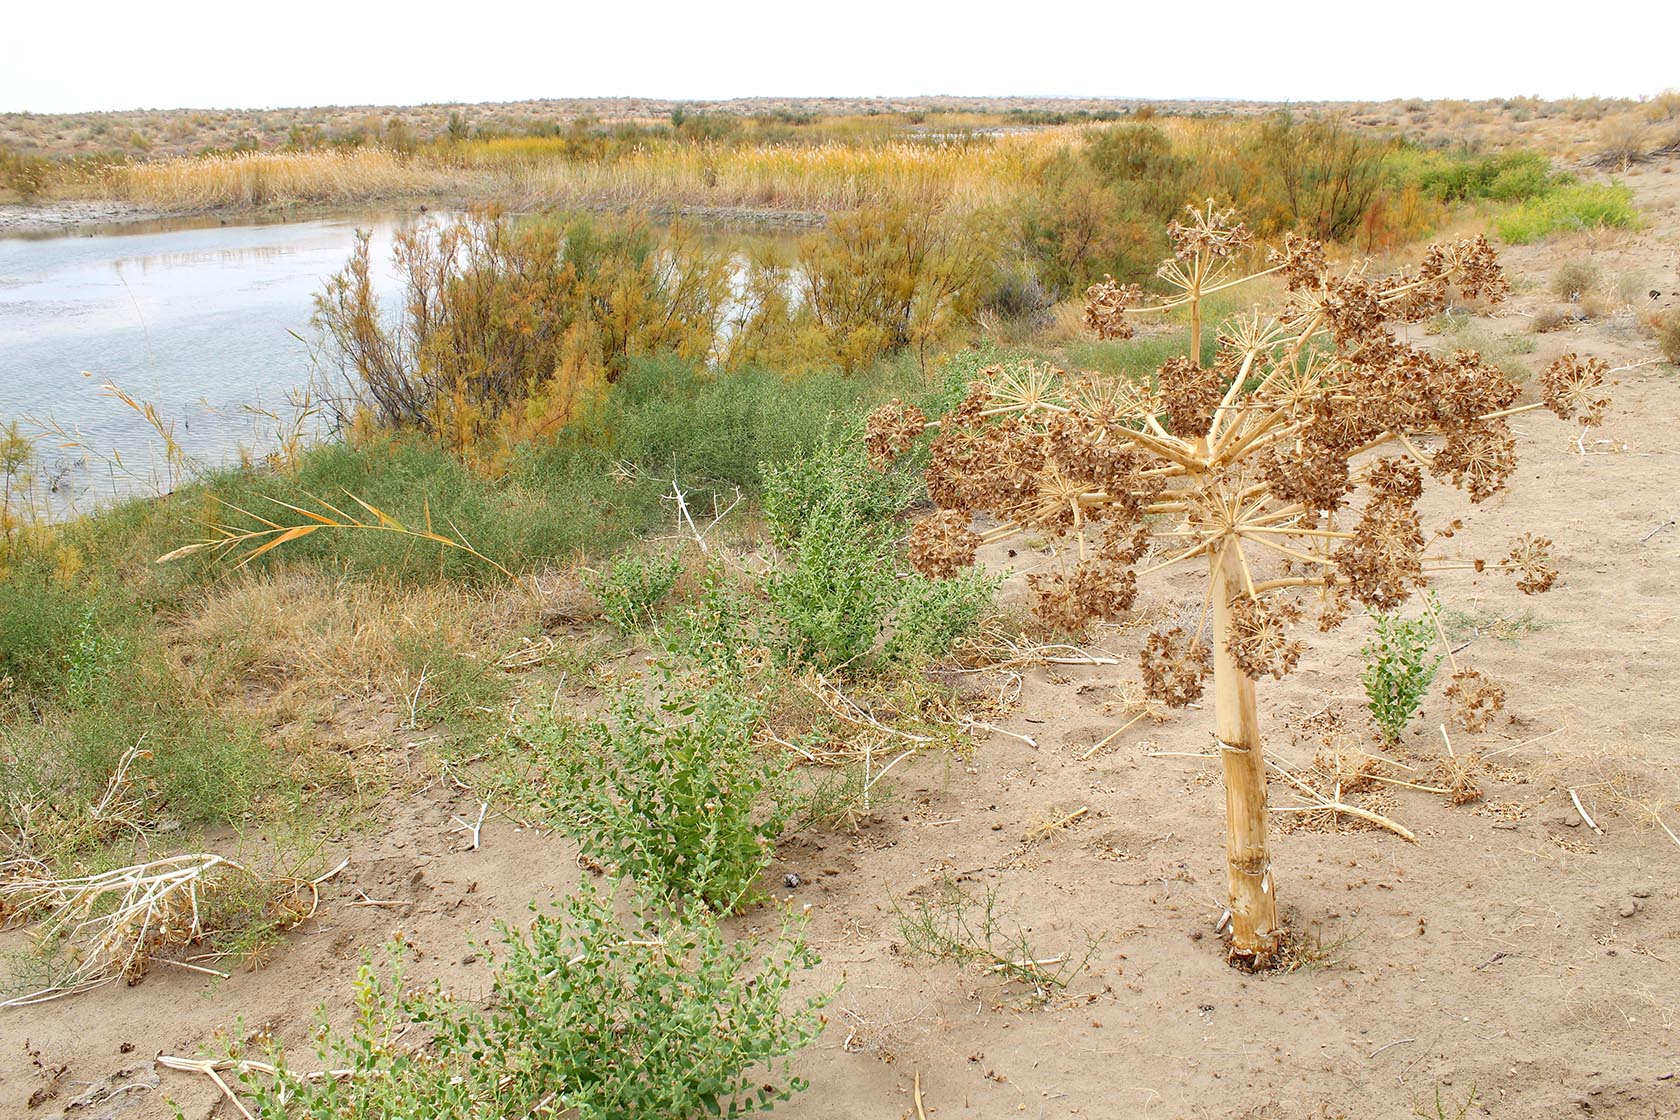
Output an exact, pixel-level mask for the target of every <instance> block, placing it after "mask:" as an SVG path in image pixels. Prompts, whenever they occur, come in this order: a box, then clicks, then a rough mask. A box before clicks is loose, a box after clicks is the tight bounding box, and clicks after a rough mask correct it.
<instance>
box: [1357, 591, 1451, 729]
mask: <svg viewBox="0 0 1680 1120" xmlns="http://www.w3.org/2000/svg"><path fill="white" fill-rule="evenodd" d="M1434 609H1435V604H1434V601H1433V599H1431V600H1430V602H1429V610H1431V611H1433V610H1434ZM1371 620H1372V622H1374V623H1375V624H1376V627H1377V636H1376V638H1375V640H1373V641H1371V642H1368V643H1366V645H1365V647H1364V648H1363V649H1362V650H1361V651H1360V652H1361V653H1362V654H1363V655H1364V657H1365V669H1364V671H1363V672H1361V673H1360V674H1359V679H1360V681H1361V682H1363V683H1364V685H1365V696H1366V699H1367V701H1368V703H1369V706H1370V709H1371V718H1372V719H1374V720H1376V721H1377V727H1378V728H1380V729H1381V731H1382V734H1383V738H1384V739H1385V740H1386V741H1388V742H1389V743H1397V742H1399V741H1400V734H1401V732H1403V731H1405V730H1406V725H1407V724H1408V723H1410V722H1411V719H1412V716H1413V715H1415V714H1416V713H1417V710H1418V708H1419V707H1421V706H1422V705H1423V698H1424V696H1425V694H1427V693H1428V692H1429V686H1430V685H1431V684H1432V683H1434V680H1435V671H1436V670H1437V669H1438V668H1440V665H1441V655H1440V654H1438V653H1435V654H1432V653H1431V652H1430V651H1431V650H1432V648H1433V647H1434V645H1435V624H1434V622H1432V621H1431V620H1430V618H1429V616H1428V615H1425V616H1424V617H1422V618H1415V619H1410V620H1408V619H1404V618H1401V617H1400V612H1399V611H1387V612H1378V611H1372V612H1371Z"/></svg>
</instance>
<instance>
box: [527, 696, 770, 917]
mask: <svg viewBox="0 0 1680 1120" xmlns="http://www.w3.org/2000/svg"><path fill="white" fill-rule="evenodd" d="M759 716H760V711H759V707H758V705H757V704H756V703H754V702H753V701H751V700H749V699H747V698H746V697H745V696H744V695H742V693H741V692H740V691H739V690H738V689H737V688H736V687H735V682H718V683H710V684H700V685H685V684H679V683H677V682H676V681H675V680H673V679H667V680H666V681H664V682H663V683H662V684H661V685H660V686H659V687H658V688H657V689H656V691H655V694H654V695H653V697H652V698H651V699H650V698H645V697H643V696H642V695H641V694H640V693H639V692H637V691H634V690H630V689H627V690H625V691H624V692H623V693H621V694H620V695H619V697H618V698H617V700H616V702H615V703H614V704H613V706H612V710H611V712H610V713H609V715H608V716H607V717H606V718H605V719H570V720H564V719H563V720H554V719H550V720H549V721H546V722H544V723H541V724H539V725H537V726H536V727H535V728H532V729H530V730H529V731H528V732H527V733H526V734H527V738H528V739H529V741H530V744H531V746H532V748H533V750H534V751H535V752H536V754H537V756H538V758H539V760H540V761H541V764H542V766H543V768H544V769H545V771H546V774H547V781H546V783H545V789H544V793H543V804H544V806H545V808H546V809H547V811H548V812H549V814H550V816H551V818H552V819H553V821H554V822H555V824H556V825H557V826H558V827H559V828H560V829H562V830H563V831H564V832H566V833H567V834H568V835H570V836H571V837H572V838H573V839H575V840H577V842H578V843H579V844H580V845H582V847H583V850H584V852H585V854H587V855H589V856H590V857H592V858H595V859H598V860H601V861H603V862H605V863H610V864H613V865H615V866H616V867H617V868H618V870H619V872H620V873H621V874H623V875H627V876H629V877H630V878H632V879H634V880H635V881H636V883H637V885H638V886H639V887H640V888H641V889H642V891H643V892H644V893H646V894H648V895H649V896H650V897H655V898H659V899H661V900H664V901H665V902H667V903H669V904H671V905H675V906H686V905H688V904H690V903H692V904H697V905H700V906H703V907H706V908H709V909H713V910H717V911H719V912H720V913H726V912H728V911H731V910H733V909H735V908H736V907H737V906H739V905H741V904H742V903H743V902H745V901H746V900H747V899H748V897H749V894H750V892H751V890H752V886H753V881H754V880H755V879H757V878H758V876H759V874H760V873H761V872H762V871H763V870H764V868H765V867H767V866H768V865H769V863H770V858H771V854H772V852H773V850H774V845H775V842H776V838H777V837H778V836H779V835H780V834H781V831H782V827H783V825H784V824H785V823H786V814H785V813H784V812H783V810H782V809H781V808H780V807H779V806H777V805H774V804H772V805H768V806H760V805H759V797H760V794H763V793H765V792H766V791H767V790H769V789H770V788H771V785H772V782H773V780H774V777H775V773H776V772H775V770H774V769H773V768H772V767H771V766H770V765H769V763H768V762H766V761H765V760H764V759H762V758H760V757H759V754H758V751H757V749H756V748H755V746H754V744H753V734H754V732H755V731H756V730H757V727H758V722H759Z"/></svg>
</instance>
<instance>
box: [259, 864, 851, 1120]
mask: <svg viewBox="0 0 1680 1120" xmlns="http://www.w3.org/2000/svg"><path fill="white" fill-rule="evenodd" d="M638 902H639V905H637V906H636V907H634V908H633V912H632V916H631V917H629V918H627V919H625V918H620V917H619V916H618V908H617V907H615V905H614V898H613V896H612V895H610V894H606V893H602V892H600V891H598V890H596V889H595V888H593V887H591V886H589V885H587V884H586V885H584V886H583V887H582V888H581V889H580V890H579V891H578V893H577V894H576V895H574V896H572V897H571V898H569V899H567V900H566V901H565V902H564V903H562V904H561V912H560V914H559V915H547V914H538V915H537V916H535V917H534V918H533V919H532V920H531V922H530V925H529V927H528V930H527V931H525V932H521V931H517V930H514V929H509V928H506V927H504V929H503V957H502V959H501V960H500V961H499V962H498V964H497V966H496V971H495V981H494V983H493V985H492V988H491V993H490V1000H489V1004H488V1006H487V1007H485V1008H484V1009H482V1010H479V1009H474V1008H469V1007H464V1006H462V1005H461V1004H460V1003H458V1002H457V1001H456V1000H454V999H453V998H450V997H448V996H445V995H443V994H441V993H440V991H439V990H438V989H437V987H436V986H433V987H432V988H431V989H429V990H422V991H418V992H410V991H407V990H406V987H405V975H404V972H403V959H402V953H401V950H400V948H393V950H392V951H391V956H392V959H391V963H390V965H389V968H388V970H387V971H386V972H384V973H383V974H382V973H381V972H380V970H378V969H376V968H375V967H373V965H371V964H368V963H364V964H363V966H362V968H361V971H360V973H359V975H358V979H357V983H356V996H355V1001H356V1006H355V1009H356V1015H355V1018H354V1020H353V1021H352V1023H351V1025H350V1027H349V1028H348V1029H347V1030H346V1031H338V1030H334V1029H332V1028H330V1027H328V1026H326V1025H325V1024H324V1023H323V1025H322V1026H321V1028H320V1032H319V1035H318V1037H319V1039H320V1041H319V1043H318V1044H317V1048H316V1050H317V1057H318V1060H319V1062H320V1065H321V1066H322V1067H323V1068H327V1069H334V1070H346V1071H348V1072H347V1073H346V1074H345V1075H343V1076H341V1077H316V1078H312V1077H309V1076H307V1075H306V1074H304V1073H302V1072H299V1071H296V1070H294V1069H293V1068H292V1066H291V1065H290V1063H289V1061H288V1058H287V1056H286V1055H285V1054H284V1053H277V1054H271V1055H251V1056H252V1057H265V1058H268V1059H269V1060H271V1061H272V1063H273V1066H274V1067H275V1072H273V1073H272V1074H271V1073H270V1072H269V1071H268V1070H266V1069H261V1068H256V1067H253V1066H249V1065H239V1066H237V1067H236V1069H237V1070H238V1075H239V1081H240V1083H241V1088H242V1089H243V1091H244V1093H245V1095H246V1096H247V1098H248V1099H249V1100H250V1101H251V1103H252V1106H253V1109H254V1112H255V1114H256V1115H258V1116H260V1117H262V1120H330V1118H337V1117H344V1116H355V1117H358V1118H359V1120H406V1118H408V1117H415V1116H433V1117H476V1116H486V1117H488V1116H505V1117H519V1116H562V1115H563V1116H570V1117H577V1118H578V1120H642V1118H646V1117H656V1116H657V1117H668V1118H670V1120H694V1118H698V1117H703V1116H741V1115H745V1114H748V1113H752V1112H760V1111H768V1110H769V1109H771V1108H772V1107H773V1106H774V1105H775V1104H776V1103H778V1102H780V1101H785V1100H788V1099H789V1098H790V1097H792V1096H793V1094H795V1093H797V1092H801V1091H803V1090H804V1089H805V1087H806V1084H805V1082H804V1080H803V1079H801V1078H798V1077H795V1076H793V1075H792V1074H790V1073H789V1072H788V1070H787V1066H786V1062H785V1059H786V1058H787V1057H788V1056H789V1055H791V1054H793V1053H795V1052H797V1051H798V1050H800V1049H802V1048H804V1047H805V1046H807V1045H809V1044H810V1043H811V1042H812V1041H813V1040H814V1039H815V1038H816V1037H817V1035H818V1034H819V1033H820V1032H821V1030H822V1024H823V1020H822V1015H821V1009H822V1008H823V1006H824V1005H825V1004H826V1003H827V1002H828V1000H829V999H830V998H831V993H819V994H817V995H814V996H811V997H807V998H804V999H793V1000H792V1001H791V1002H790V998H789V997H790V992H791V989H792V988H793V985H794V982H795V980H796V978H797V977H798V976H799V975H800V973H802V972H803V971H805V970H807V969H809V968H811V967H812V966H814V965H815V964H816V963H817V956H816V954H815V953H814V952H812V951H811V949H810V948H809V946H808V945H807V944H806V942H805V940H804V938H803V935H802V934H801V933H800V931H799V930H798V929H797V927H794V926H791V925H790V926H786V927H784V928H783V930H782V932H781V934H780V936H779V937H778V938H777V939H776V940H775V941H774V942H773V943H771V944H770V945H769V946H768V947H767V949H766V950H765V951H763V952H760V951H759V949H760V947H759V946H757V945H754V944H752V943H748V942H736V943H730V942H729V941H727V940H726V939H725V938H724V935H723V933H722V931H721V930H720V929H719V928H718V924H717V919H716V918H715V917H714V916H713V915H711V914H709V913H707V912H705V911H703V910H695V911H691V912H688V913H686V914H684V915H682V916H681V917H678V918H674V919H669V920H660V921H656V920H655V919H654V918H652V917H650V916H649V915H650V914H653V913H658V912H659V911H658V908H657V904H656V903H654V902H652V901H651V900H645V899H644V900H638ZM230 1056H231V1057H233V1058H234V1059H235V1060H236V1061H237V1060H240V1059H242V1058H244V1057H246V1056H247V1055H245V1054H243V1053H242V1052H241V1051H240V1049H239V1048H237V1047H236V1048H233V1050H232V1052H231V1054H230Z"/></svg>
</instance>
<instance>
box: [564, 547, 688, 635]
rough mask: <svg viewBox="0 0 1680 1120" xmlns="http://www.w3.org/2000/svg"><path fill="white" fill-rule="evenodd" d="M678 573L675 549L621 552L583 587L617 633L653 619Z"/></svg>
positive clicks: (680, 567) (639, 626)
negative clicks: (667, 550)
mask: <svg viewBox="0 0 1680 1120" xmlns="http://www.w3.org/2000/svg"><path fill="white" fill-rule="evenodd" d="M681 574H682V557H681V556H679V555H677V554H676V553H675V552H649V553H645V554H643V553H637V552H625V553H622V554H620V555H619V556H617V557H615V558H614V559H613V561H612V563H610V564H608V565H607V567H606V570H605V571H602V572H599V573H595V574H592V575H590V576H589V577H588V578H586V579H585V580H584V586H585V587H587V588H588V589H589V593H590V594H591V595H593V596H595V599H596V601H597V602H598V603H600V604H601V613H602V614H604V615H606V616H607V621H608V622H610V623H612V624H613V625H614V626H615V627H617V628H618V630H619V632H620V633H623V634H630V633H633V632H634V631H636V630H639V629H641V628H642V627H643V626H646V625H647V624H648V623H650V622H652V621H653V617H654V614H655V612H657V611H658V609H659V606H660V604H662V603H663V602H664V601H665V599H666V597H667V596H668V595H670V594H671V589H672V588H674V587H675V586H676V585H677V577H678V576H680V575H681Z"/></svg>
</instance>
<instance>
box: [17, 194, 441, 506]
mask: <svg viewBox="0 0 1680 1120" xmlns="http://www.w3.org/2000/svg"><path fill="white" fill-rule="evenodd" d="M405 220H407V219H406V218H404V217H403V216H400V215H395V214H389V213H383V214H359V215H352V216H344V217H329V218H322V219H318V220H311V221H297V222H284V223H280V222H274V223H266V224H242V225H224V224H221V223H220V222H217V221H215V220H214V219H212V220H209V221H205V220H202V219H200V220H198V221H196V222H195V221H179V222H170V223H151V224H147V225H144V226H134V227H116V228H107V229H101V230H97V231H95V232H93V233H91V234H90V233H86V232H82V233H72V234H66V235H58V236H46V237H10V238H0V421H6V420H20V421H23V422H24V423H23V427H24V430H25V431H26V432H29V433H31V434H37V435H39V436H40V439H39V442H38V447H39V470H40V474H41V476H42V478H43V479H44V480H45V481H46V483H47V484H48V485H49V486H52V487H53V488H54V493H53V496H52V498H51V500H50V504H51V505H52V506H54V507H58V508H64V507H85V506H87V505H90V504H93V503H97V502H98V501H101V500H104V499H107V498H109V497H112V496H114V495H117V494H129V493H150V492H154V491H156V490H159V489H163V488H167V486H168V485H169V482H170V478H171V471H170V469H169V466H168V464H167V463H166V462H165V461H164V455H163V450H162V449H163V441H162V440H161V438H160V437H159V436H158V435H157V433H156V432H154V431H153V430H152V429H151V427H150V425H149V423H148V421H147V420H146V418H145V417H143V416H142V415H140V414H139V413H138V412H137V411H135V410H134V409H133V408H131V407H129V406H128V405H125V404H124V403H123V402H122V401H121V400H119V399H117V398H116V397H115V396H113V395H112V394H111V393H110V392H109V391H108V390H106V389H104V388H103V387H104V386H106V385H108V384H109V385H115V386H117V387H118V388H120V389H121V390H122V391H124V392H126V393H128V394H129V395H130V396H131V397H132V398H134V399H135V400H136V401H143V402H146V403H148V404H150V405H151V406H152V407H153V408H154V409H155V410H156V415H157V417H158V419H159V420H160V421H161V422H162V423H163V424H164V425H166V426H169V427H171V428H172V431H173V434H174V438H175V439H176V441H177V442H178V443H179V444H180V446H181V448H182V449H183V450H184V451H185V453H186V454H187V455H188V456H190V457H191V458H192V460H193V461H194V462H195V464H197V465H201V466H216V465H221V464H226V463H231V462H236V461H238V458H239V455H240V452H241V450H242V449H243V450H247V451H252V452H256V453H258V454H260V453H263V452H266V451H267V450H268V449H269V448H270V446H271V445H272V439H273V430H274V427H275V424H274V422H273V421H272V420H270V419H269V418H267V417H264V416H263V415H261V413H260V411H258V410H268V411H269V412H272V413H276V414H278V415H280V416H282V417H288V416H290V415H291V414H292V412H293V406H292V404H291V402H290V399H289V398H290V397H292V396H293V395H294V394H296V393H297V392H298V391H299V390H301V389H302V388H303V387H304V386H305V385H307V383H308V381H309V378H310V372H311V363H310V346H309V342H308V341H307V340H310V339H311V338H312V334H311V330H310V326H309V320H310V314H311V312H312V310H313V296H314V294H315V293H316V292H317V291H319V290H320V289H321V284H322V281H323V280H324V279H325V278H326V277H327V276H329V275H330V274H332V273H334V272H336V271H338V270H339V269H341V268H343V267H344V264H345V262H346V261H347V260H348V258H349V256H350V251H351V248H352V246H353V244H354V240H355V233H356V230H357V229H367V230H370V231H372V235H373V253H372V260H373V265H374V268H375V269H376V270H382V271H378V273H377V274H378V276H379V284H380V286H381V288H382V289H383V290H384V292H385V293H386V294H387V295H389V294H391V293H394V291H395V289H396V281H395V278H394V276H393V275H392V274H391V272H390V271H389V269H390V243H391V236H392V233H393V231H394V230H396V229H397V228H399V227H400V225H401V223H402V222H403V221H405ZM53 428H57V429H59V430H61V431H62V432H63V433H65V434H67V435H68V436H69V437H70V438H68V439H66V438H64V436H63V435H59V434H55V433H54V432H53V431H52V429H53ZM66 444H79V446H66Z"/></svg>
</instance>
